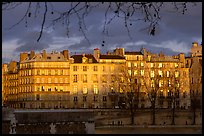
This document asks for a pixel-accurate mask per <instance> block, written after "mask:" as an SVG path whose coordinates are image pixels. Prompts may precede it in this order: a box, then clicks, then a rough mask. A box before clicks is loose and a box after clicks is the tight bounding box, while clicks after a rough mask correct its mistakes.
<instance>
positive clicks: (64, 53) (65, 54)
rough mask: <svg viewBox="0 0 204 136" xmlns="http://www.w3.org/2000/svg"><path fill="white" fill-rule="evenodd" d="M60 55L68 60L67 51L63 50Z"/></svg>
mask: <svg viewBox="0 0 204 136" xmlns="http://www.w3.org/2000/svg"><path fill="white" fill-rule="evenodd" d="M62 54H63V55H64V58H65V59H68V58H69V51H68V50H63V52H62Z"/></svg>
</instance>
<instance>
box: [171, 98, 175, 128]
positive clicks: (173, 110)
mask: <svg viewBox="0 0 204 136" xmlns="http://www.w3.org/2000/svg"><path fill="white" fill-rule="evenodd" d="M171 125H175V98H173V108H172V121H171Z"/></svg>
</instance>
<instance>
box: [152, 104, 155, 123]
mask: <svg viewBox="0 0 204 136" xmlns="http://www.w3.org/2000/svg"><path fill="white" fill-rule="evenodd" d="M155 124H156V123H155V101H153V102H152V125H155Z"/></svg>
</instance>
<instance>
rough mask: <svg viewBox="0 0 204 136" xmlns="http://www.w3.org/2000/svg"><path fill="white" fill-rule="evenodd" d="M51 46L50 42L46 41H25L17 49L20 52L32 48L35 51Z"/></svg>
mask: <svg viewBox="0 0 204 136" xmlns="http://www.w3.org/2000/svg"><path fill="white" fill-rule="evenodd" d="M48 47H49V45H48V44H46V43H42V42H41V43H38V42H28V43H25V44H23V45H21V46H20V47H18V48H16V51H18V52H24V51H26V52H29V51H31V50H34V51H41V50H43V49H47V48H48Z"/></svg>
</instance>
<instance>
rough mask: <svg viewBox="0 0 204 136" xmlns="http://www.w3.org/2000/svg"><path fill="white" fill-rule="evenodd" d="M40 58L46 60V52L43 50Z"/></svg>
mask: <svg viewBox="0 0 204 136" xmlns="http://www.w3.org/2000/svg"><path fill="white" fill-rule="evenodd" d="M42 57H43V59H46V58H47V54H46V50H43V54H42Z"/></svg>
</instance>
